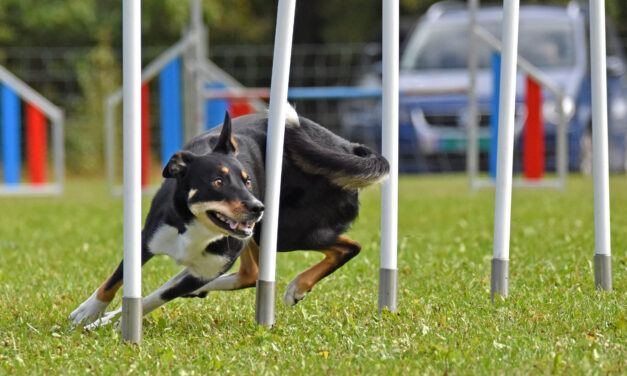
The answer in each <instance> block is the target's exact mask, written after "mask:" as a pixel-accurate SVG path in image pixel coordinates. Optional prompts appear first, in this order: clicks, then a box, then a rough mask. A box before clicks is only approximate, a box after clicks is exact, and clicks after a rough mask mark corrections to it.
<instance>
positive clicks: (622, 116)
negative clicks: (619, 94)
mask: <svg viewBox="0 0 627 376" xmlns="http://www.w3.org/2000/svg"><path fill="white" fill-rule="evenodd" d="M610 116H611V117H612V119H614V120H623V121H625V120H626V119H627V99H625V98H614V99H613V100H612V103H611V105H610Z"/></svg>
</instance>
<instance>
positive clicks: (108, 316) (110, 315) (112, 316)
mask: <svg viewBox="0 0 627 376" xmlns="http://www.w3.org/2000/svg"><path fill="white" fill-rule="evenodd" d="M121 313H122V308H118V309H116V310H115V311H110V312H106V313H104V314H103V315H102V317H100V318H98V320H96V321H94V322H92V323H91V324H89V325H87V326H86V327H85V330H94V329H97V328H102V327H105V326H107V325H111V324H113V326H114V327H115V328H116V329H118V330H120V321H121V320H118V319H119V317H120V314H121Z"/></svg>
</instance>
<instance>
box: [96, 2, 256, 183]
mask: <svg viewBox="0 0 627 376" xmlns="http://www.w3.org/2000/svg"><path fill="white" fill-rule="evenodd" d="M190 19H191V21H190V25H191V26H190V28H189V30H187V31H186V32H185V34H184V35H183V37H182V38H181V39H180V40H179V41H178V42H176V43H175V44H174V45H172V46H170V47H169V48H168V49H167V50H166V51H164V52H163V53H161V54H160V55H159V56H158V57H157V58H156V59H155V60H153V61H152V62H150V63H149V64H148V65H147V66H146V67H145V68H144V69H143V71H142V74H141V83H142V100H141V108H142V140H143V141H142V153H141V154H142V170H141V171H142V172H141V174H142V176H143V179H142V188H143V191H144V192H146V193H151V192H154V191H155V190H156V188H157V186H158V184H156V183H155V184H152V182H151V181H150V163H151V161H152V159H153V156H152V154H151V147H150V145H151V133H150V129H151V119H150V113H151V111H150V106H151V105H152V106H155V105H158V107H159V111H158V113H159V114H160V116H159V118H158V119H154V120H155V121H158V122H159V127H158V128H159V130H160V139H159V140H158V143H159V145H160V155H159V157H158V159H159V160H160V161H161V166H163V165H165V163H167V161H168V160H169V158H170V156H172V154H174V153H175V152H176V151H178V150H179V149H181V147H182V146H183V144H184V142H185V141H186V140H189V139H191V138H192V137H193V136H195V135H196V134H198V133H199V132H201V131H203V130H206V129H209V128H211V127H212V126H215V125H217V124H220V123H221V122H222V119H224V111H225V110H226V109H229V111H230V112H231V114H232V115H233V116H237V115H242V114H245V113H250V112H253V111H259V110H262V109H263V108H264V105H263V104H262V103H261V102H260V101H258V100H247V101H245V102H242V101H241V100H240V101H227V100H224V99H213V100H206V99H205V98H203V96H202V91H203V90H205V89H206V88H209V87H216V86H217V87H220V88H227V89H228V88H242V87H243V86H242V85H241V84H240V83H239V82H237V81H236V80H235V79H234V78H233V77H231V76H229V75H228V74H227V73H226V72H224V71H223V70H221V69H220V68H219V67H217V66H216V65H215V64H214V63H213V62H211V61H210V60H208V59H206V57H205V55H206V51H205V47H204V46H205V43H206V37H205V33H206V28H205V26H204V25H203V23H202V11H201V3H200V0H191V6H190ZM155 79H156V80H155ZM153 80H154V81H157V82H156V85H155V84H154V83H153ZM154 86H158V92H159V93H158V94H159V95H158V96H156V97H157V99H158V100H157V101H156V103H151V101H150V100H149V97H150V92H151V89H152V88H153V87H154ZM122 93H123V92H122V89H119V90H117V91H115V92H114V93H112V94H110V95H109V96H108V97H107V98H106V100H105V103H104V114H105V122H104V133H105V161H106V170H107V181H108V182H109V187H110V190H111V192H112V193H113V194H120V193H121V191H122V189H121V187H120V185H119V183H118V181H117V180H116V179H117V168H116V167H117V163H116V155H117V152H118V141H117V140H118V135H117V127H116V116H117V115H116V108H117V107H118V106H119V104H120V103H121V102H122V97H123V95H122Z"/></svg>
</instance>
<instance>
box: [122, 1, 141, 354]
mask: <svg viewBox="0 0 627 376" xmlns="http://www.w3.org/2000/svg"><path fill="white" fill-rule="evenodd" d="M122 17H123V20H122V27H123V58H122V60H123V73H122V81H123V93H124V95H123V96H124V99H123V127H124V130H123V153H124V275H123V278H124V297H123V300H122V339H123V340H124V341H129V342H132V343H140V342H141V337H142V335H141V334H142V316H143V315H142V302H141V225H142V223H141V198H142V197H141V2H140V0H124V2H123V10H122Z"/></svg>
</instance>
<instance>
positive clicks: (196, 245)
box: [148, 221, 231, 279]
mask: <svg viewBox="0 0 627 376" xmlns="http://www.w3.org/2000/svg"><path fill="white" fill-rule="evenodd" d="M222 237H224V235H223V234H221V233H217V232H214V231H211V230H209V229H208V228H207V227H205V226H203V225H202V224H201V223H200V222H198V221H193V222H191V223H190V224H189V225H188V226H187V230H186V231H185V232H184V233H182V234H179V232H178V230H177V229H176V228H175V227H172V226H168V225H162V226H161V227H159V229H158V230H157V231H156V232H155V234H154V235H153V236H152V238H151V239H150V241H149V242H148V248H149V249H150V251H151V252H152V253H153V254H159V255H168V256H170V257H172V258H173V259H174V260H176V262H177V263H178V264H181V265H184V266H187V267H188V268H189V269H190V270H191V271H192V273H194V274H195V275H196V276H198V277H203V278H206V279H213V278H215V277H217V276H218V275H219V273H220V272H222V271H223V270H224V267H225V266H226V264H227V263H229V262H230V261H231V260H230V259H229V258H227V257H223V256H220V255H215V254H212V253H207V252H205V249H206V248H207V245H209V243H211V242H214V241H216V240H218V239H220V238H222Z"/></svg>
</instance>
